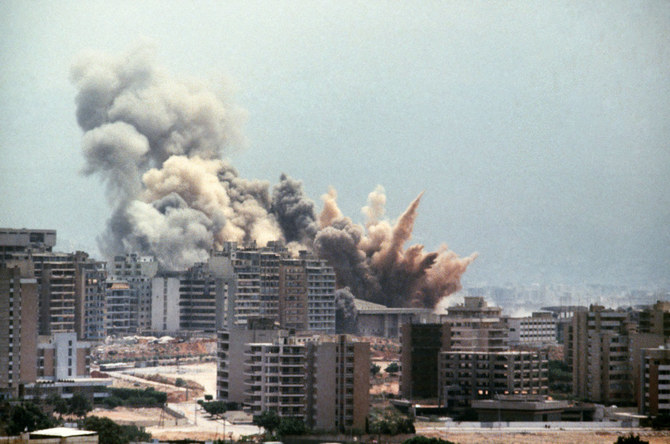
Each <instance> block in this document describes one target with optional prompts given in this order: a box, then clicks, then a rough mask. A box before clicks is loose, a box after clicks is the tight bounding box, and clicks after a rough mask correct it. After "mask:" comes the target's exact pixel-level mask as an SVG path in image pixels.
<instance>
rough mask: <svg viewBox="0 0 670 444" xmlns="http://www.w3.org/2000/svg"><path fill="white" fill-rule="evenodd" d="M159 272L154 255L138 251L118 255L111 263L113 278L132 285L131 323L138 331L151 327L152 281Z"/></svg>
mask: <svg viewBox="0 0 670 444" xmlns="http://www.w3.org/2000/svg"><path fill="white" fill-rule="evenodd" d="M157 272H158V262H157V261H156V259H155V258H154V257H153V256H141V255H139V254H137V253H130V254H126V255H125V256H116V257H114V262H113V264H111V270H110V273H111V275H112V278H113V279H118V280H123V281H126V282H127V283H128V285H129V286H130V294H131V308H132V310H131V316H132V319H131V324H132V325H133V326H134V328H135V329H136V330H137V331H138V332H145V331H148V330H150V329H151V296H152V294H151V282H152V279H153V278H154V276H156V273H157Z"/></svg>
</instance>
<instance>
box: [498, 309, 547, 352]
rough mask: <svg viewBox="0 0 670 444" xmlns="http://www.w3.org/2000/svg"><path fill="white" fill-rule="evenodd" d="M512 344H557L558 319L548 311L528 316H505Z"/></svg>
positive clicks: (536, 345) (543, 345)
mask: <svg viewBox="0 0 670 444" xmlns="http://www.w3.org/2000/svg"><path fill="white" fill-rule="evenodd" d="M502 319H503V322H504V323H505V325H506V326H507V330H508V333H509V336H508V338H509V339H508V340H509V345H510V346H531V347H545V346H548V345H556V343H557V341H556V323H557V321H556V319H555V318H554V317H553V315H552V314H551V313H548V312H533V314H532V315H531V316H526V317H511V316H506V317H503V318H502Z"/></svg>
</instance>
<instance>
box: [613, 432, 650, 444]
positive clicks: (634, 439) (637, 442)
mask: <svg viewBox="0 0 670 444" xmlns="http://www.w3.org/2000/svg"><path fill="white" fill-rule="evenodd" d="M614 444H649V441H644V440H642V439H641V438H640V437H639V436H638V435H633V434H632V433H631V434H630V435H626V436H619V438H618V439H617V440H616V441H615V442H614Z"/></svg>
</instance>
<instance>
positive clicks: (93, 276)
mask: <svg viewBox="0 0 670 444" xmlns="http://www.w3.org/2000/svg"><path fill="white" fill-rule="evenodd" d="M75 295H77V301H78V302H77V305H76V308H77V310H76V311H75V328H76V331H77V334H78V335H79V337H80V338H81V339H85V340H89V341H103V340H104V339H105V337H106V336H107V330H106V327H105V314H106V312H107V305H106V301H107V263H106V262H98V261H95V260H88V259H86V260H82V261H78V262H77V263H76V270H75ZM81 299H83V303H81V302H79V300H81Z"/></svg>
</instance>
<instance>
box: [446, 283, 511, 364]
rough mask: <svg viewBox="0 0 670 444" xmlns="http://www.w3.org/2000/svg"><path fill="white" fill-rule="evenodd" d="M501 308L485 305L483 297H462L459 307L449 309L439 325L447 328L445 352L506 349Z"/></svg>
mask: <svg viewBox="0 0 670 444" xmlns="http://www.w3.org/2000/svg"><path fill="white" fill-rule="evenodd" d="M501 314H502V308H500V307H491V306H489V305H488V304H487V303H486V301H485V300H484V298H482V297H477V296H466V297H465V300H464V303H463V304H462V305H456V306H453V307H449V308H448V311H447V314H446V315H440V322H442V323H445V324H447V325H449V343H448V345H447V347H446V348H445V349H444V350H445V351H446V350H453V351H455V350H465V351H468V350H470V351H474V350H485V351H493V352H495V351H504V350H507V349H508V348H509V347H508V340H507V327H506V325H505V323H504V322H503V321H502V320H501Z"/></svg>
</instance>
